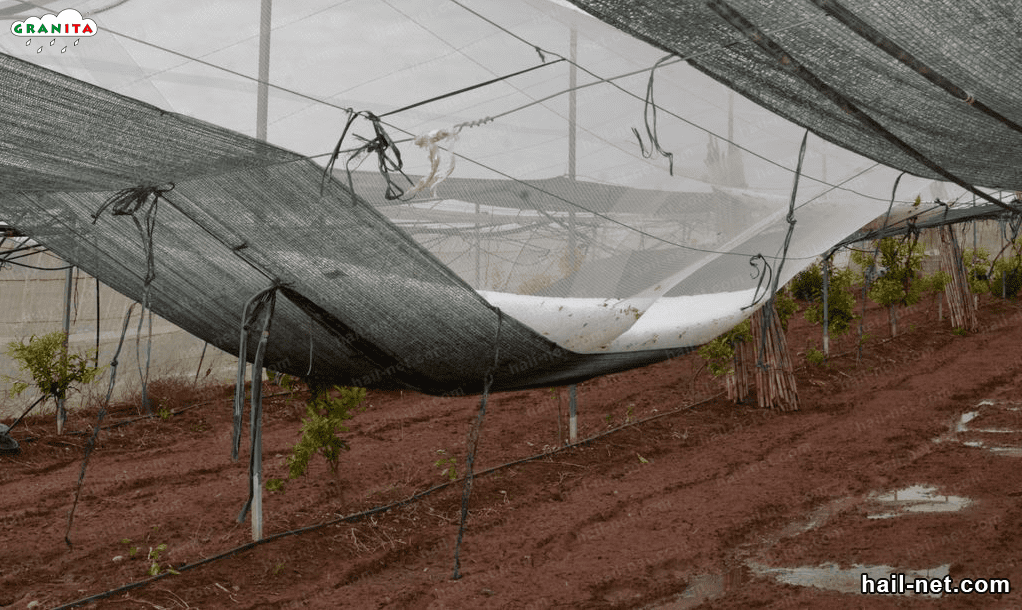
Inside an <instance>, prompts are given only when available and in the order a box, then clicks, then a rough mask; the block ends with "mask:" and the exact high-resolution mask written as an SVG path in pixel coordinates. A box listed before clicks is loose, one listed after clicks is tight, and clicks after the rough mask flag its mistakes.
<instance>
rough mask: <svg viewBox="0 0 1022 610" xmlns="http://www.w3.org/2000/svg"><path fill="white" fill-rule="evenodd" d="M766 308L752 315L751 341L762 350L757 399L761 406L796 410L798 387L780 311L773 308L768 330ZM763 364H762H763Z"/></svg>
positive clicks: (758, 365) (759, 359)
mask: <svg viewBox="0 0 1022 610" xmlns="http://www.w3.org/2000/svg"><path fill="white" fill-rule="evenodd" d="M764 309H766V308H761V309H759V310H758V311H757V312H756V313H755V314H753V316H752V341H753V346H754V349H760V346H762V350H763V353H762V354H760V355H759V357H758V358H757V360H756V373H755V374H756V401H757V403H758V404H759V406H760V407H761V408H764V409H772V408H777V409H779V410H781V411H797V410H798V408H799V400H798V389H797V387H796V385H795V375H794V373H793V372H792V366H791V358H790V356H789V354H788V345H787V342H786V341H785V338H784V330H783V329H782V328H781V319H780V318H779V317H778V316H777V311H776V310H775V309H774V308H772V307H771V308H770V312H771V316H770V318H769V319H768V320H767V324H766V333H765V335H764V331H763V316H764V313H763V312H764ZM761 365H762V366H761Z"/></svg>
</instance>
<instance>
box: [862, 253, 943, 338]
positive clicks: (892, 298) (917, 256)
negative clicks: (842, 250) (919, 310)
mask: <svg viewBox="0 0 1022 610" xmlns="http://www.w3.org/2000/svg"><path fill="white" fill-rule="evenodd" d="M876 249H877V251H878V254H879V258H878V260H877V261H876V266H874V261H873V256H872V254H873V253H872V252H859V251H853V252H852V260H853V261H855V262H856V263H857V264H859V265H860V266H861V267H862V268H863V270H865V271H866V272H870V270H872V269H876V268H878V267H879V268H882V269H885V270H886V272H885V273H884V274H883V275H881V276H880V277H877V278H876V279H874V280H873V285H872V286H871V287H870V289H869V298H871V299H873V301H874V302H876V303H878V304H880V305H883V306H885V307H887V311H888V317H889V320H890V325H891V336H896V335H897V334H898V313H897V308H898V307H899V306H907V305H915V304H916V303H917V302H919V299H920V297H922V294H923V292H924V291H925V290H926V289H927V283H926V282H921V281H918V280H919V277H918V276H919V270H920V269H921V268H922V266H923V248H922V246H920V245H919V244H918V243H916V241H915V240H912V241H907V240H897V239H894V238H892V237H887V238H884V239H882V240H880V242H879V244H877V246H876Z"/></svg>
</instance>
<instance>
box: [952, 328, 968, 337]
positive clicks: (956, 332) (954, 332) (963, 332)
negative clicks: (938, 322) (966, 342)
mask: <svg viewBox="0 0 1022 610" xmlns="http://www.w3.org/2000/svg"><path fill="white" fill-rule="evenodd" d="M951 334H952V335H958V336H959V337H964V336H965V335H966V334H967V331H966V330H965V329H964V328H961V327H959V328H955V329H952V330H951Z"/></svg>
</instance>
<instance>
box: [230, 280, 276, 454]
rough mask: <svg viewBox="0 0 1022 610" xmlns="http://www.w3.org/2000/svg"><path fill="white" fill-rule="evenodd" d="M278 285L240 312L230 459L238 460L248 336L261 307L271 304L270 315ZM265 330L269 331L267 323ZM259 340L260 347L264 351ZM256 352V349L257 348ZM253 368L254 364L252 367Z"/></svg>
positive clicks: (257, 297) (256, 295) (256, 298)
mask: <svg viewBox="0 0 1022 610" xmlns="http://www.w3.org/2000/svg"><path fill="white" fill-rule="evenodd" d="M279 287H280V284H278V283H277V282H274V285H273V286H270V287H269V288H266V289H265V290H261V291H259V292H257V293H256V294H255V295H254V296H253V297H252V298H251V299H249V300H248V302H247V303H245V307H244V308H242V310H241V337H240V339H239V340H238V377H237V380H236V383H235V386H234V436H233V439H232V443H231V459H232V460H237V459H238V451H239V449H240V448H241V416H242V411H243V410H244V408H245V368H246V366H247V364H248V361H247V358H248V335H249V332H251V330H252V327H253V325H254V324H255V323H256V322H257V321H258V320H259V314H260V313H262V310H263V307H265V306H266V305H267V303H271V311H270V313H271V314H272V313H273V312H272V307H273V306H272V303H273V302H274V301H275V296H276V293H277V289H278V288H279ZM266 324H267V326H266V328H265V330H266V331H268V330H269V326H268V321H267V323H266ZM262 343H263V342H262V340H261V339H260V347H262V348H263V349H265V346H263V345H262ZM257 352H258V348H257ZM252 366H253V367H255V363H253V365H252ZM261 387H262V385H261V378H260V388H261ZM255 391H256V380H255V377H254V376H253V378H252V392H253V396H254V393H255Z"/></svg>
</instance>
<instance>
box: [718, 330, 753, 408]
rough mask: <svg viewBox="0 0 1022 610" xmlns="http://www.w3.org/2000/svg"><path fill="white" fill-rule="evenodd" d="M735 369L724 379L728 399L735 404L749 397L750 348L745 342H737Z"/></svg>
mask: <svg viewBox="0 0 1022 610" xmlns="http://www.w3.org/2000/svg"><path fill="white" fill-rule="evenodd" d="M734 348H735V357H734V367H735V368H734V369H733V370H732V371H731V372H730V373H728V374H727V375H726V376H725V377H724V387H725V388H726V389H727V398H728V400H730V401H731V402H733V403H735V404H741V403H743V402H745V399H746V398H748V397H749V367H748V361H749V357H748V352H749V348H748V345H747V343H746V342H745V341H735V344H734Z"/></svg>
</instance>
